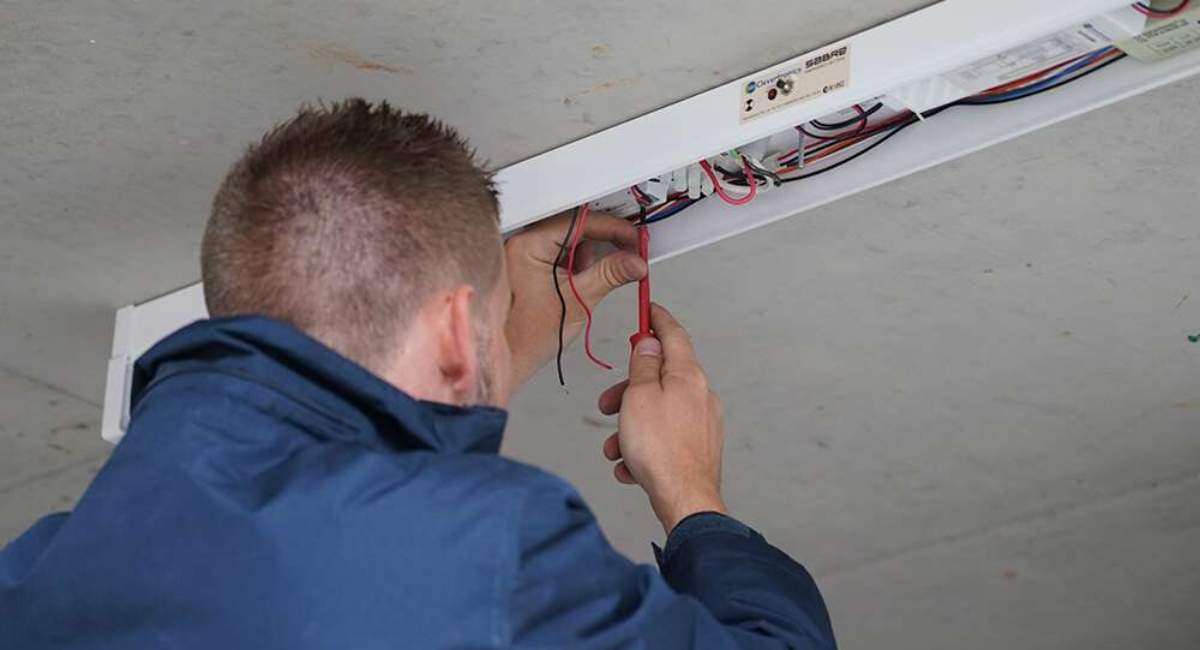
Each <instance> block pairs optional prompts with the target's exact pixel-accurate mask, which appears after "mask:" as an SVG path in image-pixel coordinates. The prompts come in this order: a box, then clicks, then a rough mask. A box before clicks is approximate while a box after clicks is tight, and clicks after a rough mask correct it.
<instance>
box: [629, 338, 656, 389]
mask: <svg viewBox="0 0 1200 650" xmlns="http://www.w3.org/2000/svg"><path fill="white" fill-rule="evenodd" d="M662 362H663V358H662V343H661V342H660V341H659V340H658V339H656V338H654V337H653V336H647V337H646V338H644V339H642V340H640V341H638V344H637V346H636V347H634V348H633V354H631V355H629V385H630V386H633V385H635V384H645V383H651V382H653V383H655V384H657V383H659V380H660V378H661V372H662Z"/></svg>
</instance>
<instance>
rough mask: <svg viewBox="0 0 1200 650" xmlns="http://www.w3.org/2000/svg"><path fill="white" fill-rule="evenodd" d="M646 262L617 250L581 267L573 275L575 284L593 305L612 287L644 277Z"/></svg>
mask: <svg viewBox="0 0 1200 650" xmlns="http://www.w3.org/2000/svg"><path fill="white" fill-rule="evenodd" d="M646 272H647V268H646V262H645V261H644V260H642V258H641V257H639V256H638V255H636V254H634V253H631V252H629V251H617V252H615V253H610V254H608V255H605V256H604V257H601V258H600V259H599V260H597V261H595V262H594V263H592V264H590V265H589V266H587V267H583V271H581V272H580V273H579V274H578V275H576V276H575V285H576V286H577V287H579V293H581V294H583V299H584V301H586V302H587V303H588V305H589V306H593V307H594V306H595V305H596V304H598V303H599V302H600V301H601V300H603V299H604V297H605V296H607V295H608V294H609V293H611V292H612V290H613V289H616V288H618V287H621V286H624V285H626V284H629V283H630V282H637V281H638V280H641V279H642V278H643V277H645V275H646Z"/></svg>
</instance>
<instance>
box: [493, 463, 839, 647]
mask: <svg viewBox="0 0 1200 650" xmlns="http://www.w3.org/2000/svg"><path fill="white" fill-rule="evenodd" d="M563 488H565V489H554V488H553V487H551V488H550V489H545V490H534V491H532V492H531V494H530V495H529V497H528V498H527V500H526V503H525V506H524V508H523V515H522V521H521V532H520V542H519V544H518V547H519V555H518V560H517V562H518V568H517V575H516V579H515V583H514V585H513V592H512V594H511V602H510V611H511V612H512V621H511V633H512V639H513V647H515V648H551V647H554V648H562V647H570V648H615V647H631V648H632V647H646V648H654V649H655V650H659V649H662V650H666V649H673V648H696V649H703V650H718V649H722V650H724V649H729V650H732V649H747V650H748V649H758V648H763V649H766V648H771V649H780V650H782V649H784V648H792V649H795V650H810V649H811V650H815V649H820V650H827V649H832V648H834V647H835V644H834V640H833V631H832V629H831V626H830V623H829V616H828V614H827V613H826V610H825V603H824V601H823V600H822V598H821V595H820V593H819V592H818V590H817V587H816V584H815V583H814V582H813V579H812V577H811V576H809V574H808V572H807V571H805V570H804V568H803V567H801V566H800V565H799V564H797V563H796V562H794V561H793V560H792V559H791V558H789V557H788V556H787V555H786V554H784V553H783V552H782V551H780V550H778V549H776V548H775V547H773V546H771V545H770V544H768V543H767V542H766V540H765V539H763V537H762V536H761V535H759V534H758V533H756V532H754V531H753V530H751V529H750V528H748V527H746V526H745V525H743V524H741V523H740V522H738V521H737V520H735V519H732V518H730V517H726V516H724V515H719V514H715V513H704V514H700V515H694V516H692V517H689V518H688V519H686V520H684V521H683V522H681V523H680V524H679V525H678V526H676V527H675V530H673V531H672V532H671V535H670V538H669V539H668V540H667V543H666V546H665V549H664V550H663V551H661V552H660V553H659V563H660V570H661V574H660V573H659V572H658V571H655V570H654V569H653V568H652V567H649V566H639V565H635V564H633V563H632V562H630V561H629V560H628V559H626V558H625V557H624V556H622V555H620V554H619V553H617V552H616V551H615V550H614V549H613V548H612V547H611V546H610V545H609V544H608V542H607V540H605V538H604V536H603V535H602V534H601V533H600V530H599V527H598V526H597V523H596V520H595V518H594V517H593V516H592V514H591V512H589V511H588V509H587V507H586V506H585V505H584V504H583V502H582V500H581V499H580V498H579V496H578V494H576V493H575V492H574V490H571V489H569V488H566V486H565V485H564V486H563Z"/></svg>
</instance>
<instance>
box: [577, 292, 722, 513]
mask: <svg viewBox="0 0 1200 650" xmlns="http://www.w3.org/2000/svg"><path fill="white" fill-rule="evenodd" d="M650 319H651V324H652V326H653V328H654V333H655V335H656V336H657V337H658V338H649V339H645V340H643V341H641V342H639V343H638V346H637V348H636V349H635V350H634V351H633V354H632V356H631V357H630V359H629V379H628V380H627V381H623V382H621V383H619V384H617V385H616V386H613V387H612V388H609V389H608V390H606V391H604V394H603V395H601V396H600V412H601V413H604V414H605V415H612V414H613V413H617V412H618V411H619V412H620V414H621V416H620V420H619V423H618V428H619V430H618V432H617V433H614V434H613V435H612V436H611V437H609V438H608V440H606V441H605V442H604V456H605V457H606V458H608V459H609V460H613V461H619V462H618V463H617V464H616V466H615V467H614V468H613V473H614V474H615V475H616V478H617V480H618V481H620V482H622V483H636V484H638V485H640V486H641V487H642V489H643V490H645V491H646V495H647V496H649V497H650V506H651V507H652V508H654V514H656V515H657V516H658V520H659V521H660V522H662V525H663V529H664V530H666V531H667V534H668V535H669V534H670V533H671V529H673V528H674V527H675V524H677V523H679V522H680V521H681V520H682V519H683V518H684V517H687V516H688V515H691V514H694V513H697V512H705V511H714V512H721V513H723V512H725V503H724V501H722V499H721V453H722V446H723V444H724V441H725V432H724V429H723V428H722V425H721V402H720V400H719V399H718V398H717V395H716V393H714V392H712V391H710V390H709V389H708V378H707V377H706V376H705V374H704V369H703V368H701V367H700V364H699V362H697V361H696V353H695V350H694V349H693V348H692V342H691V339H690V338H689V337H688V334H687V332H686V331H685V330H684V329H683V326H681V325H680V324H679V322H678V321H676V320H675V318H674V317H673V316H671V314H670V312H668V311H667V310H666V309H663V308H662V307H661V306H659V305H654V306H653V307H652V310H651V313H650Z"/></svg>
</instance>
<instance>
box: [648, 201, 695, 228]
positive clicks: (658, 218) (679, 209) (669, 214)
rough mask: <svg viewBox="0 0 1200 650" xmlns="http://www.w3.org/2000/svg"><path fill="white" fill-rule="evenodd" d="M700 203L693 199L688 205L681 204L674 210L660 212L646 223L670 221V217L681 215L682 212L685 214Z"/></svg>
mask: <svg viewBox="0 0 1200 650" xmlns="http://www.w3.org/2000/svg"><path fill="white" fill-rule="evenodd" d="M699 202H700V199H691V200H689V201H687V202H686V203H680V204H679V205H678V206H676V207H674V208H668V209H667V210H664V211H663V212H660V213H658V214H656V215H654V216H653V217H650V218H649V219H646V223H658V222H659V221H662V220H664V219H668V218H670V217H673V216H675V215H677V214H679V213H680V212H683V211H684V210H686V209H688V208H690V207H692V206H693V205H695V204H696V203H699Z"/></svg>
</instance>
